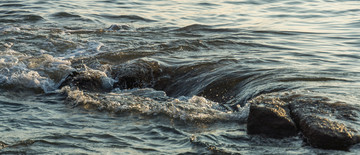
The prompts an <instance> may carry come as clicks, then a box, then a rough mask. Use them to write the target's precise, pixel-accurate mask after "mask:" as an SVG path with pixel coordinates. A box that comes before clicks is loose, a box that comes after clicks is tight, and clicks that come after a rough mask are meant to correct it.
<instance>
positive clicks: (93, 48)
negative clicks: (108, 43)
mask: <svg viewBox="0 0 360 155" xmlns="http://www.w3.org/2000/svg"><path fill="white" fill-rule="evenodd" d="M103 46H104V44H103V43H101V42H97V41H89V42H87V44H86V45H84V46H79V47H78V48H77V49H75V50H72V51H70V52H68V53H66V54H65V55H63V56H62V57H63V59H73V58H77V57H84V56H94V55H96V54H99V53H102V51H101V50H100V49H101V47H103Z"/></svg>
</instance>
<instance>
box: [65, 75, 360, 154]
mask: <svg viewBox="0 0 360 155" xmlns="http://www.w3.org/2000/svg"><path fill="white" fill-rule="evenodd" d="M131 73H132V72H131ZM144 75H146V73H145V72H144ZM104 77H105V78H106V77H107V76H106V75H105V74H104V73H99V72H96V73H95V72H91V71H82V72H73V73H71V74H69V76H68V77H67V78H66V79H65V80H64V81H63V82H62V84H61V85H60V86H59V88H62V87H64V86H67V85H68V86H70V87H77V88H80V89H81V90H90V91H99V92H101V91H110V90H111V89H112V88H113V87H108V86H104ZM130 77H131V78H130ZM139 77H143V76H139V75H134V76H128V77H126V78H125V79H124V78H123V77H122V76H121V77H120V76H117V80H118V81H117V82H115V83H114V85H116V87H119V88H121V89H127V88H134V87H141V83H151V82H148V81H151V79H147V80H148V81H147V82H144V81H140V80H141V79H144V78H139ZM129 79H131V80H129ZM121 86H122V87H121ZM249 103H250V113H249V117H248V120H247V133H248V134H249V135H264V136H267V137H271V138H284V137H291V136H301V137H302V138H303V139H304V142H306V143H307V144H310V145H311V146H313V147H316V148H322V149H336V150H348V149H349V148H350V147H351V146H352V145H354V144H357V143H359V142H360V131H359V129H360V125H359V123H357V122H359V115H360V107H357V106H354V105H349V104H344V103H330V102H329V100H328V99H326V98H324V97H317V96H305V95H299V94H288V93H283V94H276V93H275V94H263V95H260V96H258V97H255V98H253V99H252V100H250V101H249Z"/></svg>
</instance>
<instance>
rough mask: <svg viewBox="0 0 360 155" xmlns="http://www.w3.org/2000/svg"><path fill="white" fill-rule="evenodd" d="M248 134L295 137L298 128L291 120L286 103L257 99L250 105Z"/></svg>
mask: <svg viewBox="0 0 360 155" xmlns="http://www.w3.org/2000/svg"><path fill="white" fill-rule="evenodd" d="M258 101H263V102H258ZM247 132H248V134H262V135H266V136H269V137H273V138H283V137H289V136H295V135H296V134H297V128H296V125H295V123H294V121H293V120H292V119H291V118H290V111H289V109H288V108H287V105H286V104H285V103H284V102H281V101H280V100H270V101H266V100H259V99H255V100H253V101H252V104H251V105H250V113H249V117H248V122H247Z"/></svg>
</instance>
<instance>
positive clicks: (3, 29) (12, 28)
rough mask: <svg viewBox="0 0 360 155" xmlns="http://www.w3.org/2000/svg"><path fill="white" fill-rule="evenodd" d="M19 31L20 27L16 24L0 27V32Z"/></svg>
mask: <svg viewBox="0 0 360 155" xmlns="http://www.w3.org/2000/svg"><path fill="white" fill-rule="evenodd" d="M17 31H20V28H18V27H15V26H4V27H0V32H17Z"/></svg>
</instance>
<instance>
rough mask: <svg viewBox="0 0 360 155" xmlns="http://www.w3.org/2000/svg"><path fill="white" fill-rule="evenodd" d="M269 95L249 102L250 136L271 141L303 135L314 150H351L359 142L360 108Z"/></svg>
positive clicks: (318, 100)
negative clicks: (359, 121)
mask: <svg viewBox="0 0 360 155" xmlns="http://www.w3.org/2000/svg"><path fill="white" fill-rule="evenodd" d="M270 96H271V95H270ZM270 96H269V95H267V96H265V95H260V96H258V97H256V98H254V99H252V100H251V101H250V104H251V105H250V113H249V117H248V122H247V133H248V134H250V135H253V134H257V135H264V136H268V137H272V138H283V137H291V136H296V135H300V136H302V138H303V139H304V142H306V143H307V144H310V145H311V146H313V147H316V148H321V149H334V150H348V149H349V148H350V147H351V146H352V145H354V144H357V143H359V142H360V132H359V125H358V123H356V122H358V117H359V113H360V108H359V107H357V106H353V105H349V104H344V103H329V102H328V101H327V100H326V99H325V98H321V97H314V96H311V97H310V96H302V95H294V94H293V95H289V94H286V95H280V96H272V97H270Z"/></svg>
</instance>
